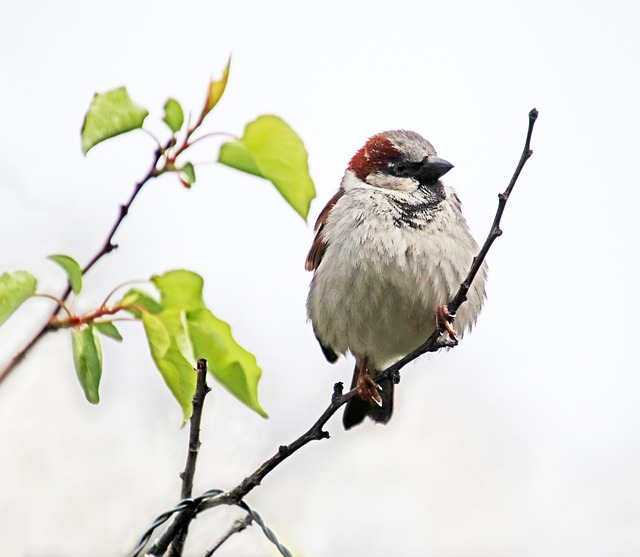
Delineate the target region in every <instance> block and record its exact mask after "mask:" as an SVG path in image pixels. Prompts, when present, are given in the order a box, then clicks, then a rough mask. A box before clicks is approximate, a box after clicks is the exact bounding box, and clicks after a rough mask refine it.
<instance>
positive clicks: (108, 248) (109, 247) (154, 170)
mask: <svg viewBox="0 0 640 557" xmlns="http://www.w3.org/2000/svg"><path fill="white" fill-rule="evenodd" d="M170 145H171V142H169V143H167V145H166V146H165V147H164V148H162V147H158V149H156V152H155V154H154V158H153V162H152V163H151V167H150V168H149V170H148V171H147V173H146V174H145V176H144V177H143V178H142V180H140V181H139V182H137V183H136V184H135V186H134V188H133V192H132V194H131V196H130V197H129V199H128V200H127V202H126V203H124V204H123V205H120V210H119V212H118V217H117V218H116V221H115V222H114V224H113V226H112V227H111V230H110V231H109V233H108V234H107V237H106V239H105V241H104V243H103V244H102V247H101V248H100V249H99V250H98V251H97V252H96V254H95V255H94V256H93V257H92V258H91V259H90V260H89V262H88V263H87V264H86V265H85V266H84V268H83V269H82V274H83V276H84V275H85V274H86V273H87V272H88V271H89V270H90V269H91V268H92V267H93V266H94V265H95V264H96V263H97V262H98V261H100V259H102V258H103V257H104V256H105V255H107V254H108V253H111V252H112V251H113V250H114V249H116V248H117V247H118V245H117V244H114V243H113V237H114V236H115V234H116V232H117V231H118V229H119V228H120V225H121V224H122V221H124V218H125V217H126V216H127V214H128V213H129V210H130V209H131V205H133V202H134V201H135V200H136V197H138V194H139V193H140V190H141V189H142V188H143V186H144V185H145V184H146V183H147V182H148V181H149V180H151V179H152V178H155V177H157V176H159V175H160V174H161V173H162V171H161V170H158V162H159V161H160V159H161V158H162V156H163V154H164V153H165V151H166V149H167V148H168V147H169V146H170ZM70 294H71V283H68V284H67V288H66V290H65V291H64V293H63V294H62V296H61V297H60V300H62V301H63V302H65V301H66V300H67V299H68V298H69V295H70ZM60 309H61V306H60V305H59V304H58V305H56V307H55V308H54V309H53V311H52V312H51V314H50V315H49V317H48V319H47V322H46V323H45V324H44V325H43V326H42V327H41V328H40V330H39V331H38V332H37V333H36V334H35V335H34V337H33V338H32V339H31V340H30V341H29V342H28V343H27V345H26V346H25V347H24V348H23V349H22V350H21V351H20V352H18V354H16V355H15V356H14V357H13V358H12V359H11V361H10V362H9V363H8V364H7V366H6V367H5V368H4V369H3V370H2V371H1V372H0V384H2V382H3V381H4V380H5V379H6V378H7V377H8V376H9V375H10V374H11V372H12V371H13V370H14V369H15V368H16V367H17V365H18V364H19V363H20V362H21V361H22V360H24V358H25V357H26V356H27V354H28V353H29V352H30V351H31V349H32V348H33V347H34V346H35V345H36V344H38V342H40V340H41V339H42V337H44V336H45V335H46V334H47V333H49V332H51V331H53V330H55V327H52V326H51V320H52V319H53V318H54V317H56V316H57V315H58V312H59V311H60Z"/></svg>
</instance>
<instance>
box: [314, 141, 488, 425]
mask: <svg viewBox="0 0 640 557" xmlns="http://www.w3.org/2000/svg"><path fill="white" fill-rule="evenodd" d="M451 168H453V165H452V164H451V163H449V162H447V161H445V160H443V159H441V158H438V156H437V154H436V151H435V149H434V148H433V146H432V145H431V143H429V142H428V141H427V140H426V139H424V138H423V137H422V136H420V135H419V134H417V133H415V132H411V131H404V130H396V131H388V132H384V133H380V134H377V135H374V136H373V137H371V138H370V139H369V140H368V141H367V143H366V144H365V146H364V147H362V149H360V150H359V151H358V152H357V153H356V154H355V155H354V157H353V158H352V159H351V162H350V163H349V166H348V167H347V170H346V172H345V174H344V177H343V179H342V183H341V185H340V189H339V190H338V192H337V193H336V194H335V195H334V196H333V197H332V198H331V199H330V200H329V202H328V203H327V205H326V206H325V208H324V209H323V210H322V211H321V213H320V215H319V217H318V220H317V222H316V226H315V231H316V234H315V238H314V240H313V244H312V246H311V250H310V251H309V255H308V256H307V260H306V265H305V267H306V269H307V270H310V271H314V275H313V279H312V280H311V286H310V289H309V296H308V299H307V312H308V316H309V319H310V321H311V323H312V325H313V330H314V333H315V335H316V338H317V339H318V342H319V343H320V347H321V348H322V351H323V353H324V355H325V357H326V358H327V360H328V361H329V362H331V363H333V362H335V361H336V360H337V359H338V355H339V354H345V353H346V352H351V353H352V354H353V355H354V356H355V359H356V366H355V371H354V375H353V381H352V383H351V388H354V387H355V388H357V389H358V391H357V392H358V396H356V397H354V398H352V399H351V400H350V401H349V402H348V403H347V406H346V408H345V412H344V416H343V424H344V427H345V429H349V428H351V427H353V426H355V425H357V424H359V423H360V422H362V421H363V420H364V418H365V417H366V416H368V417H370V418H371V419H372V420H374V421H376V422H381V423H387V422H388V421H389V420H390V419H391V414H392V412H393V387H394V385H393V382H392V381H391V380H390V379H384V380H383V381H381V382H380V383H381V384H378V382H377V381H376V377H377V375H378V374H379V373H380V372H381V371H382V370H384V369H385V368H386V367H388V366H389V365H391V364H393V363H394V362H396V361H398V360H399V359H400V358H402V357H403V356H406V355H407V354H409V353H410V352H412V351H413V350H415V349H416V348H418V347H419V346H420V345H421V344H422V343H423V342H425V341H426V340H427V338H428V337H429V336H430V335H431V334H432V333H433V332H434V331H436V329H441V330H442V331H443V335H448V336H449V337H450V339H451V340H452V341H457V337H458V334H457V333H456V331H455V330H454V328H453V326H452V324H451V322H452V320H453V317H454V316H452V315H451V314H450V313H449V311H448V309H447V306H446V303H447V302H448V301H449V300H451V298H452V297H453V296H454V294H455V293H456V291H457V290H458V287H459V286H460V283H461V282H462V281H463V280H464V278H465V276H466V274H467V272H468V270H469V268H470V267H471V264H472V261H473V258H474V256H475V255H477V253H478V246H477V244H476V242H475V241H474V239H473V237H472V236H471V233H470V232H469V227H468V226H467V223H466V221H465V219H464V217H463V216H462V210H461V203H460V199H459V198H458V196H457V195H456V194H455V193H454V192H453V190H452V189H451V188H449V187H447V186H445V185H444V184H443V183H442V181H441V180H440V178H441V177H442V176H443V175H444V174H446V173H447V172H448V171H449V170H451ZM485 279H486V265H485V264H484V263H483V265H482V267H481V269H480V272H479V273H478V274H477V276H476V277H475V280H474V282H473V283H472V285H471V288H470V290H469V292H468V295H467V302H466V303H465V304H463V305H462V306H461V307H460V309H459V310H458V312H457V315H455V324H456V328H457V330H458V331H459V333H460V334H462V333H464V331H465V330H468V329H470V328H471V326H472V325H473V324H474V323H475V321H476V319H477V317H478V314H479V312H480V309H481V307H482V303H483V301H484V297H485Z"/></svg>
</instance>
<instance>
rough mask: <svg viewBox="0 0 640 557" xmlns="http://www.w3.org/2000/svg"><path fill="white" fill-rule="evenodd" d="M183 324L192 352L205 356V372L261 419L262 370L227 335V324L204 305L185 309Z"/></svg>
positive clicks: (262, 412) (249, 354) (252, 357)
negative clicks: (209, 373) (187, 333)
mask: <svg viewBox="0 0 640 557" xmlns="http://www.w3.org/2000/svg"><path fill="white" fill-rule="evenodd" d="M186 317H187V327H188V331H189V338H190V339H191V343H192V345H193V352H194V354H196V355H197V356H198V358H206V359H207V364H208V367H209V371H210V372H211V374H212V375H213V376H214V377H215V378H216V379H217V380H218V382H220V383H221V384H222V385H223V386H224V387H225V388H226V389H227V390H228V391H229V392H230V393H231V394H233V395H234V396H235V397H236V398H237V399H238V400H240V401H241V402H243V403H244V404H246V405H247V406H248V407H249V408H251V409H252V410H255V411H256V412H257V413H258V414H260V415H261V416H262V417H263V418H267V417H268V415H267V413H266V412H265V411H264V410H263V409H262V407H261V406H260V403H259V402H258V381H259V380H260V376H261V375H262V370H261V369H260V368H259V367H258V364H257V363H256V358H255V356H254V355H253V354H251V353H250V352H247V351H246V350H245V349H244V348H242V346H240V345H239V344H238V343H237V342H236V341H235V339H234V338H233V336H232V335H231V327H230V326H229V325H228V323H225V322H224V321H222V320H221V319H218V318H217V317H216V316H215V315H213V313H211V311H209V310H208V309H207V308H202V309H196V310H192V311H188V312H187V316H186Z"/></svg>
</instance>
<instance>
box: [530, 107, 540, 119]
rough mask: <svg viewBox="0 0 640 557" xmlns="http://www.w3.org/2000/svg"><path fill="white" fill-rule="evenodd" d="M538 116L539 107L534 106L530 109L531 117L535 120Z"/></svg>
mask: <svg viewBox="0 0 640 557" xmlns="http://www.w3.org/2000/svg"><path fill="white" fill-rule="evenodd" d="M537 117H538V109H537V108H532V109H531V110H530V111H529V119H530V120H532V121H533V122H535V121H536V118H537Z"/></svg>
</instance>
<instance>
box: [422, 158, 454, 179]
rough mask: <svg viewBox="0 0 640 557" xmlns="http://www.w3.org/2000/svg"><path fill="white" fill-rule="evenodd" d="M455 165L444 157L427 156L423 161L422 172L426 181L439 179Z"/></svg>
mask: <svg viewBox="0 0 640 557" xmlns="http://www.w3.org/2000/svg"><path fill="white" fill-rule="evenodd" d="M452 168H453V165H452V164H451V163H450V162H449V161H446V160H444V159H441V158H438V157H425V159H424V160H423V161H422V168H421V174H422V176H423V179H424V180H425V181H426V182H429V181H433V182H435V181H436V180H439V179H440V178H442V176H444V175H445V174H446V173H447V172H449V170H451V169H452Z"/></svg>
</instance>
